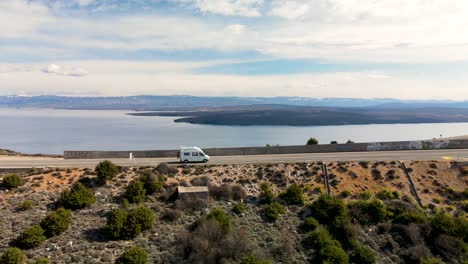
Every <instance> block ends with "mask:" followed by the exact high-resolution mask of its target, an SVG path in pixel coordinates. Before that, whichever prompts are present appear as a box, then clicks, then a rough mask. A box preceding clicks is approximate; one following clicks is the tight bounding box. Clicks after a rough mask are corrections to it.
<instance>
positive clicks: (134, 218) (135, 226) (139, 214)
mask: <svg viewBox="0 0 468 264" xmlns="http://www.w3.org/2000/svg"><path fill="white" fill-rule="evenodd" d="M153 222H154V214H153V211H152V210H151V209H149V208H148V207H145V206H140V207H138V208H136V209H134V210H132V211H130V212H129V213H128V215H127V219H126V220H125V224H124V227H123V229H122V230H121V231H120V236H121V238H125V239H132V238H135V237H137V236H138V235H139V234H140V233H141V232H142V231H145V230H147V229H150V228H151V227H152V226H153Z"/></svg>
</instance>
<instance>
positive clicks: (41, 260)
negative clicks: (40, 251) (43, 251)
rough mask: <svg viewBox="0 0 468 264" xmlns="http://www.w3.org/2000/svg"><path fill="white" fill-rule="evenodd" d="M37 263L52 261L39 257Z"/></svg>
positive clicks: (45, 263) (43, 263) (42, 263)
mask: <svg viewBox="0 0 468 264" xmlns="http://www.w3.org/2000/svg"><path fill="white" fill-rule="evenodd" d="M35 263H36V264H49V263H50V261H49V259H48V258H38V259H37V260H36V262H35Z"/></svg>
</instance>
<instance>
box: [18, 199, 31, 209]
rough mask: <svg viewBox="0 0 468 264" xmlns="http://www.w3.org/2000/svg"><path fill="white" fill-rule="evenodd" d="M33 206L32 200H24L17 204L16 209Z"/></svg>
mask: <svg viewBox="0 0 468 264" xmlns="http://www.w3.org/2000/svg"><path fill="white" fill-rule="evenodd" d="M32 207H33V201H31V200H26V201H24V202H22V203H21V204H20V205H18V211H27V210H29V209H31V208H32Z"/></svg>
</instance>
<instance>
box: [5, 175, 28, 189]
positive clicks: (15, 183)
mask: <svg viewBox="0 0 468 264" xmlns="http://www.w3.org/2000/svg"><path fill="white" fill-rule="evenodd" d="M22 184H23V179H21V177H20V176H18V175H16V174H10V175H6V176H5V177H3V180H2V186H3V188H5V189H14V188H17V187H19V186H21V185H22Z"/></svg>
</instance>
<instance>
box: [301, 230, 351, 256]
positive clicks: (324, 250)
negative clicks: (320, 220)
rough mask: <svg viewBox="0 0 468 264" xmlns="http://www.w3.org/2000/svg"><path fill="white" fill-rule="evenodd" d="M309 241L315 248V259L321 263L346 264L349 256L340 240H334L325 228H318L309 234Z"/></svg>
mask: <svg viewBox="0 0 468 264" xmlns="http://www.w3.org/2000/svg"><path fill="white" fill-rule="evenodd" d="M307 241H308V243H309V244H311V245H312V246H313V247H314V248H315V250H316V251H315V260H316V261H317V262H319V263H336V264H346V263H348V262H349V257H348V255H347V254H346V252H345V251H344V250H343V248H342V247H341V244H340V242H338V241H337V240H334V239H333V238H332V236H331V235H330V233H329V232H328V231H327V230H326V229H324V228H317V229H316V230H314V231H312V232H310V233H309V234H308V235H307Z"/></svg>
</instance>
